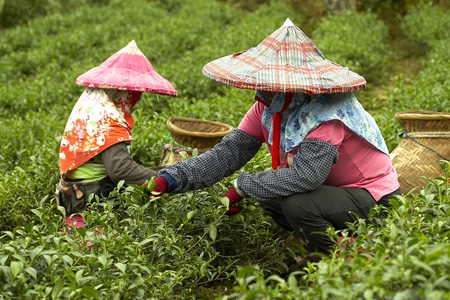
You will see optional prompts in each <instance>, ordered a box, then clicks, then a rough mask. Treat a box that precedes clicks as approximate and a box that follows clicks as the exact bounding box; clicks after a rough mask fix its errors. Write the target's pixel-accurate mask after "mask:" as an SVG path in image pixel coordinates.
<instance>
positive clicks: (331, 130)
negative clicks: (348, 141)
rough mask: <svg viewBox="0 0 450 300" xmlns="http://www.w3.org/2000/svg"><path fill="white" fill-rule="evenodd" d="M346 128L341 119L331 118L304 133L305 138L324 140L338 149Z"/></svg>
mask: <svg viewBox="0 0 450 300" xmlns="http://www.w3.org/2000/svg"><path fill="white" fill-rule="evenodd" d="M347 130H348V128H347V126H345V125H344V123H342V122H341V121H339V120H331V121H327V122H322V123H320V124H319V125H318V126H317V127H316V128H315V129H313V130H311V131H310V132H309V133H308V134H307V135H306V138H307V139H314V140H319V141H324V142H327V143H330V144H332V145H333V146H335V147H336V148H338V149H339V146H340V145H341V144H342V142H343V140H344V137H345V135H346V131H347Z"/></svg>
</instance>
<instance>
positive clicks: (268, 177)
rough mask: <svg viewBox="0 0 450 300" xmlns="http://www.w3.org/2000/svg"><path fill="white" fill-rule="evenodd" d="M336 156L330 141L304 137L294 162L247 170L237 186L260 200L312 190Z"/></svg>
mask: <svg viewBox="0 0 450 300" xmlns="http://www.w3.org/2000/svg"><path fill="white" fill-rule="evenodd" d="M337 160H338V149H337V148H336V147H335V146H333V145H332V144H330V143H327V142H324V141H320V140H315V139H304V140H303V141H302V143H301V146H300V148H299V151H298V152H297V154H296V155H295V156H294V165H292V166H291V167H289V168H283V169H281V170H272V171H266V172H259V173H254V174H249V173H247V172H242V173H241V174H239V176H238V179H237V185H238V187H239V190H240V191H242V192H243V193H245V194H246V195H247V196H249V197H252V198H255V199H257V200H260V201H264V200H271V199H276V198H279V197H283V196H289V195H293V194H299V193H304V192H308V191H312V190H314V189H316V188H317V187H319V186H320V185H321V184H322V183H323V182H324V181H325V180H326V178H327V176H328V174H329V173H330V170H331V166H332V165H333V164H334V163H336V162H337Z"/></svg>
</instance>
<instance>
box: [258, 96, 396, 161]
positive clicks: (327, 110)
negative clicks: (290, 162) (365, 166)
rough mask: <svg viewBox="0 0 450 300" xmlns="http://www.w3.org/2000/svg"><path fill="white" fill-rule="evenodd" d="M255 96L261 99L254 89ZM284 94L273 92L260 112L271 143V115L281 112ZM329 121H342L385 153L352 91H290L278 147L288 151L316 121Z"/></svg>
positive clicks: (367, 116)
mask: <svg viewBox="0 0 450 300" xmlns="http://www.w3.org/2000/svg"><path fill="white" fill-rule="evenodd" d="M256 96H257V97H259V98H260V99H261V100H262V101H265V99H264V95H263V94H262V92H261V91H257V92H256ZM285 97H286V93H277V94H276V95H275V97H274V99H273V101H272V104H271V105H270V107H268V108H266V109H265V110H264V113H263V115H262V119H261V121H262V124H263V126H264V127H265V128H267V130H269V141H268V143H269V144H272V137H273V132H272V124H273V115H274V113H276V112H279V111H281V109H282V108H283V105H284V100H285ZM330 120H340V121H342V122H343V123H344V124H345V125H346V126H347V127H348V128H349V129H350V130H352V131H353V132H355V133H356V134H358V135H359V136H361V137H363V138H364V139H366V140H367V141H368V142H370V143H371V144H372V145H374V146H375V147H376V148H378V149H379V150H380V151H381V152H384V153H386V154H389V151H388V149H387V147H386V143H385V141H384V139H383V137H382V135H381V132H380V130H379V129H378V126H377V124H376V122H375V120H374V119H373V117H372V116H371V115H370V114H369V113H367V112H366V111H365V110H364V108H363V107H362V105H361V104H360V103H359V102H358V100H357V99H356V97H355V96H354V95H353V94H352V93H340V94H318V95H306V94H294V96H293V98H292V101H291V103H290V105H289V107H288V108H287V109H286V110H285V111H284V112H283V113H282V120H281V129H280V148H281V149H283V150H284V151H285V152H290V151H291V150H293V149H294V148H295V147H297V146H298V145H300V143H301V142H302V141H303V139H304V138H305V137H306V135H307V134H308V132H310V131H311V130H313V129H314V128H316V127H317V126H318V125H319V124H320V123H322V122H325V121H330Z"/></svg>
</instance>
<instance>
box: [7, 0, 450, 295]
mask: <svg viewBox="0 0 450 300" xmlns="http://www.w3.org/2000/svg"><path fill="white" fill-rule="evenodd" d="M19 2H21V3H22V2H23V3H27V5H29V6H26V5H21V6H12V5H11V4H10V3H9V4H5V3H6V2H5V1H1V0H0V15H2V29H1V31H0V94H1V95H2V97H0V108H1V109H0V141H1V142H0V171H1V172H0V232H1V233H0V245H1V247H0V299H47V298H49V299H50V298H52V299H60V298H64V299H66V298H70V299H87V298H94V299H100V298H101V299H136V298H142V299H215V298H216V297H217V298H222V299H275V298H280V299H446V298H448V297H450V278H449V272H448V271H449V270H450V234H449V232H450V230H449V229H450V201H449V200H450V195H449V194H450V186H449V180H450V171H449V162H448V161H446V162H442V167H443V176H442V177H440V178H436V179H430V181H431V183H430V185H429V186H427V187H418V190H420V191H421V192H420V193H419V194H418V195H405V196H404V197H400V198H399V199H397V200H396V201H394V202H395V203H394V208H393V209H392V210H391V211H390V214H389V216H388V218H387V219H386V220H382V221H380V222H379V223H376V224H369V223H367V224H366V223H365V222H364V221H361V222H357V223H356V224H354V225H352V226H351V228H350V229H349V230H348V231H345V232H344V235H348V236H351V235H352V234H354V233H356V234H357V235H358V238H357V240H356V241H355V243H354V244H352V245H351V246H349V249H347V250H348V251H347V252H346V253H347V254H342V252H341V254H340V255H338V254H336V255H335V256H333V257H332V258H329V259H328V258H327V259H324V260H323V261H322V262H320V263H319V264H317V265H314V266H313V265H312V266H310V268H309V272H304V273H298V272H297V273H296V272H291V271H292V270H290V266H291V265H292V264H293V263H294V261H295V260H294V259H295V258H296V257H299V256H302V255H303V254H304V253H305V251H304V249H303V248H302V246H301V245H300V243H299V241H298V240H297V239H296V238H295V236H293V235H291V234H289V233H286V232H285V231H284V230H282V229H281V228H279V227H278V226H277V225H276V224H275V223H274V222H273V221H272V219H271V218H270V217H269V215H268V214H266V213H265V212H264V211H263V209H261V208H260V207H259V206H258V205H255V203H254V202H252V201H251V199H245V200H244V201H243V208H244V209H243V212H242V213H241V214H239V215H237V216H236V217H232V218H230V217H228V216H225V215H224V214H223V211H222V209H221V208H220V206H221V203H220V198H221V197H222V195H223V194H224V192H225V191H226V190H227V189H228V187H229V186H230V184H231V183H230V182H231V180H232V179H234V177H235V175H233V176H231V177H230V178H227V179H225V180H223V181H221V182H220V183H218V184H216V185H214V186H213V187H211V188H207V189H203V190H200V191H196V192H189V193H186V194H183V195H176V196H171V197H169V196H167V195H165V196H163V197H162V198H158V199H157V201H155V202H149V201H148V196H147V194H146V193H148V191H146V190H145V189H144V188H142V187H134V188H133V187H129V188H127V189H126V191H125V192H123V193H121V194H118V193H117V194H115V195H113V196H115V197H113V196H112V197H111V198H110V199H108V201H106V202H102V203H93V204H92V207H93V208H92V209H91V210H90V211H89V212H87V213H86V223H87V224H88V225H90V226H88V227H89V229H88V230H86V231H85V230H83V229H80V230H79V235H78V237H75V236H65V235H63V234H62V233H61V226H62V216H63V212H62V211H61V210H60V209H59V208H58V207H57V206H56V205H55V201H54V199H53V194H54V186H55V184H56V183H57V181H58V176H59V166H58V154H59V144H60V140H61V136H62V133H63V130H64V127H65V123H66V121H67V118H68V117H69V114H70V112H71V110H72V108H73V106H74V104H75V103H76V101H77V99H78V97H79V96H80V95H81V93H82V92H83V90H84V88H83V87H81V86H77V85H75V79H76V78H77V76H79V75H80V74H82V73H84V72H85V71H87V70H89V69H91V68H93V67H95V66H98V65H99V64H100V63H101V62H103V61H104V60H105V59H106V58H108V57H109V56H111V55H112V54H113V53H115V52H116V51H118V50H120V49H121V48H123V47H124V46H126V45H127V44H128V43H129V42H130V41H131V40H135V41H136V43H137V45H138V47H139V48H140V49H141V51H142V52H143V53H144V54H145V55H146V57H147V58H148V59H149V61H150V62H151V63H152V65H153V67H154V68H155V70H156V71H157V72H158V73H159V74H161V75H162V76H164V77H165V78H167V79H168V80H169V81H170V82H171V83H172V84H173V85H174V87H175V88H176V89H177V91H178V93H179V95H180V96H179V97H177V98H171V97H164V96H158V95H156V94H148V93H144V95H143V97H142V100H141V101H139V102H138V104H137V105H136V107H135V109H134V115H133V117H134V119H135V128H134V129H133V137H134V139H135V140H134V142H133V145H132V149H131V151H132V155H133V158H134V159H135V160H136V161H137V162H139V163H141V164H143V165H146V166H156V165H158V164H159V161H160V158H161V147H163V146H164V145H165V144H167V143H169V142H170V140H169V139H168V138H167V137H168V136H169V134H170V132H169V130H168V128H167V126H166V121H167V120H168V119H169V118H172V117H186V118H199V119H206V120H211V121H218V122H223V123H227V124H230V125H232V126H237V125H238V124H239V122H240V120H241V118H242V116H243V115H244V114H245V112H246V111H247V110H248V109H249V108H250V107H251V105H252V104H253V103H254V100H253V97H254V91H249V90H240V89H236V88H232V87H229V86H226V85H223V84H219V83H217V82H215V81H212V80H210V79H208V78H206V77H205V76H203V75H202V72H201V70H202V67H203V65H205V64H206V63H207V62H209V61H211V60H213V59H216V58H219V57H222V56H225V55H228V54H232V53H235V52H239V51H242V50H246V49H248V48H250V47H254V46H256V45H257V44H258V43H259V42H260V41H262V40H263V39H264V38H265V37H266V36H268V35H269V34H270V33H272V32H273V31H274V30H276V29H277V28H279V27H280V26H281V25H282V24H283V22H284V21H285V19H286V18H290V19H291V20H292V21H293V22H294V23H295V24H297V25H298V26H299V27H300V28H301V29H304V31H305V32H306V33H307V34H308V36H309V37H310V38H311V39H312V40H313V41H314V42H315V44H316V45H317V46H318V47H319V48H320V50H321V51H322V53H323V54H324V55H325V57H327V58H328V59H330V60H332V61H335V62H337V63H339V64H341V65H343V66H347V67H349V68H350V69H351V70H354V71H355V72H357V73H359V74H361V75H362V76H364V77H365V78H366V79H367V81H368V85H367V89H366V90H364V91H360V92H357V93H356V94H355V95H356V97H357V98H358V99H359V100H360V102H361V103H362V104H363V106H364V107H365V109H366V110H367V111H369V112H370V113H371V114H372V115H373V116H374V118H375V119H376V121H377V123H378V125H379V127H380V130H381V132H382V134H383V136H384V138H385V139H386V142H387V144H388V147H389V150H391V151H392V150H393V149H395V147H396V146H397V145H398V143H399V141H400V138H399V137H398V134H400V133H401V132H402V128H401V127H400V126H399V124H398V121H397V120H396V119H395V117H394V115H395V113H397V112H400V111H406V110H429V111H439V112H450V101H449V94H450V54H449V53H450V51H448V49H449V48H450V14H449V11H448V7H447V6H446V5H447V4H446V2H445V1H435V4H431V3H425V2H423V3H422V2H421V1H399V2H401V3H402V4H404V5H403V6H402V7H401V10H400V8H398V7H397V5H399V4H396V3H397V2H395V1H363V2H365V3H366V6H365V7H363V6H361V5H360V6H358V7H357V10H345V11H342V12H340V13H333V12H332V11H331V10H327V7H326V5H325V4H323V3H325V1H320V3H322V4H321V5H319V4H317V3H319V2H318V1H305V3H306V4H305V5H304V6H302V5H299V4H298V3H296V1H273V2H271V3H269V4H267V3H266V2H269V1H215V0H165V1H163V0H155V1H146V0H122V1H119V0H111V1H95V0H85V1H79V2H77V1H76V0H70V1H67V2H66V5H67V6H66V7H65V6H64V5H62V4H61V3H60V1H57V0H54V1H50V0H47V1H42V2H41V4H42V7H44V8H42V7H41V6H38V2H39V1H31V0H30V1H23V0H22V1H19ZM19 2H17V3H19ZM11 3H12V2H11ZM58 3H59V4H58ZM314 3H316V4H314ZM380 3H381V4H380ZM44 4H45V5H46V6H45V5H44ZM245 4H246V5H245ZM375 4H376V5H375ZM8 5H9V6H8ZM389 9H399V10H398V11H397V10H396V13H395V14H394V13H393V12H391V13H390V14H386V12H387V11H389ZM7 13H8V17H6V14H7ZM27 14H29V17H27V18H21V17H20V16H28V15H27ZM269 161H270V159H269V156H268V151H267V150H266V149H264V150H262V151H260V153H259V154H258V155H257V156H256V157H255V158H254V159H253V160H252V161H251V162H250V163H249V164H247V165H246V166H245V167H244V169H245V170H247V171H249V172H256V171H262V170H264V169H267V168H269V167H270V163H269ZM374 213H376V212H374ZM96 225H100V226H101V227H102V232H103V234H100V235H98V236H97V235H96V234H95V226H96ZM330 234H333V235H335V233H330ZM87 241H91V242H92V245H91V246H82V245H80V243H82V244H86V242H87ZM360 248H364V249H366V250H367V252H366V253H361V251H359V249H360ZM349 257H351V259H349Z"/></svg>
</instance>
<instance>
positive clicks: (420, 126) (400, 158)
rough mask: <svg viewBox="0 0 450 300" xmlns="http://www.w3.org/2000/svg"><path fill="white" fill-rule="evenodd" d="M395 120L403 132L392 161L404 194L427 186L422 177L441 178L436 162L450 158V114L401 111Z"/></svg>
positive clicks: (392, 155)
mask: <svg viewBox="0 0 450 300" xmlns="http://www.w3.org/2000/svg"><path fill="white" fill-rule="evenodd" d="M395 118H396V119H397V120H398V121H399V123H400V125H401V126H402V128H403V130H404V132H403V134H401V136H402V139H401V141H400V143H399V145H398V146H397V147H396V148H395V149H394V151H392V153H391V158H392V163H393V165H394V167H395V169H396V170H397V173H398V179H399V182H400V188H401V189H402V192H403V194H406V193H408V192H410V191H411V190H412V189H413V188H415V187H423V186H426V185H427V184H428V181H427V180H426V179H423V178H420V177H421V176H425V177H429V178H434V177H438V176H440V175H442V169H441V167H440V165H439V163H438V161H439V160H444V159H445V158H446V159H448V158H449V157H450V113H443V112H433V111H404V112H399V113H397V114H396V115H395ZM418 190H419V189H417V191H416V192H418Z"/></svg>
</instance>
